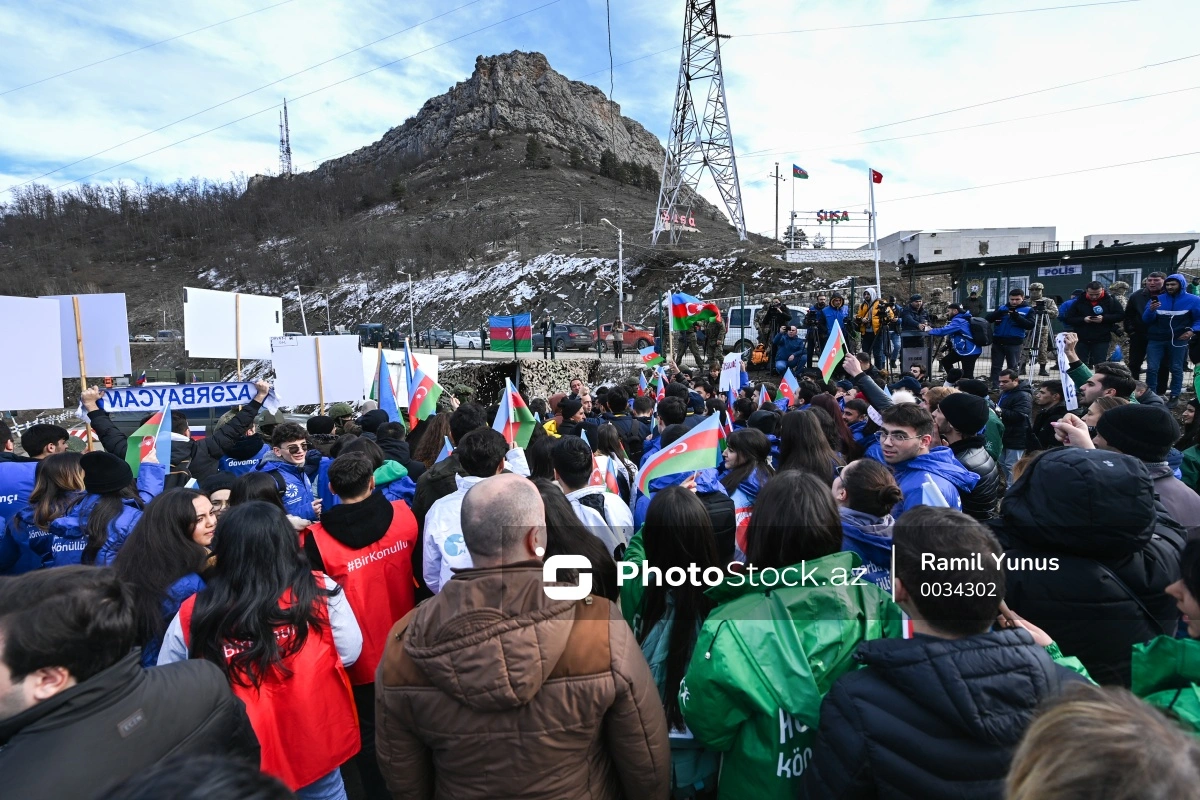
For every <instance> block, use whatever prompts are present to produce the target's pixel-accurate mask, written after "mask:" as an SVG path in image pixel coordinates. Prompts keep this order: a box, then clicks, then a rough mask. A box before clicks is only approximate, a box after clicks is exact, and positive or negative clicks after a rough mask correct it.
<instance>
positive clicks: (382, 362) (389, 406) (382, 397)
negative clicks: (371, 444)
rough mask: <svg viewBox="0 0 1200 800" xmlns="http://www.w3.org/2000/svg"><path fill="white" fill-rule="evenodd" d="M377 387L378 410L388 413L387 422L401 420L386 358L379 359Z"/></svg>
mask: <svg viewBox="0 0 1200 800" xmlns="http://www.w3.org/2000/svg"><path fill="white" fill-rule="evenodd" d="M375 382H376V385H377V386H378V387H379V393H378V394H379V410H380V411H383V412H384V413H386V414H387V415H388V422H401V421H403V419H404V418H403V417H401V416H400V407H399V406H398V405H396V390H395V389H394V388H393V387H392V376H391V374H390V373H389V372H388V363H387V359H386V358H381V359H379V374H378V375H377V376H376V378H375Z"/></svg>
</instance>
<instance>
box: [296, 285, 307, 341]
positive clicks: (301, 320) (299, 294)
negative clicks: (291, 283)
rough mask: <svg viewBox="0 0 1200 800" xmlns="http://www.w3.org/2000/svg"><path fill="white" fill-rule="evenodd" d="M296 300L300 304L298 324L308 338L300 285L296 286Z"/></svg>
mask: <svg viewBox="0 0 1200 800" xmlns="http://www.w3.org/2000/svg"><path fill="white" fill-rule="evenodd" d="M296 300H297V301H298V302H299V303H300V324H301V325H303V326H304V335H305V336H308V319H307V318H306V317H305V316H304V295H303V294H301V293H300V284H296Z"/></svg>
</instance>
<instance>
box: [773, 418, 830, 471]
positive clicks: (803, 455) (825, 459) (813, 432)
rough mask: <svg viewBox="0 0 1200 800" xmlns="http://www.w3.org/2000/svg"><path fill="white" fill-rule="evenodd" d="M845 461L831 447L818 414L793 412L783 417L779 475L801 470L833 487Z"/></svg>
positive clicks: (780, 436)
mask: <svg viewBox="0 0 1200 800" xmlns="http://www.w3.org/2000/svg"><path fill="white" fill-rule="evenodd" d="M842 463H843V462H842V459H841V457H840V456H839V455H838V454H837V453H835V452H834V450H833V448H832V447H830V446H829V440H828V439H826V438H825V432H824V431H823V430H821V422H820V420H818V419H817V415H816V414H812V413H806V412H804V411H789V412H788V413H786V414H784V415H783V421H782V423H781V426H780V435H779V471H780V472H784V471H787V470H799V471H800V472H807V473H808V474H810V475H815V476H816V477H817V478H818V479H820V480H822V481H824V482H825V485H826V486H827V487H828V486H832V485H833V471H834V468H835V467H837V466H838V465H840V464H842Z"/></svg>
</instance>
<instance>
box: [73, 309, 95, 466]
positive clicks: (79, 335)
mask: <svg viewBox="0 0 1200 800" xmlns="http://www.w3.org/2000/svg"><path fill="white" fill-rule="evenodd" d="M71 306H72V308H73V309H74V310H75V344H76V346H77V347H78V348H79V394H80V395H82V394H83V393H84V392H85V391H86V390H87V364H86V362H85V361H84V358H83V317H81V316H80V315H79V296H78V295H71ZM85 424H86V425H87V450H88V452H89V453H90V452H92V423H91V422H87V423H85Z"/></svg>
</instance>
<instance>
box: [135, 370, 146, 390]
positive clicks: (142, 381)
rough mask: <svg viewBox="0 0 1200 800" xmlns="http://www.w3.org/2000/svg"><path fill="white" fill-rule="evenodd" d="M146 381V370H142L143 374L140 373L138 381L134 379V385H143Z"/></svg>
mask: <svg viewBox="0 0 1200 800" xmlns="http://www.w3.org/2000/svg"><path fill="white" fill-rule="evenodd" d="M145 382H146V370H142V374H141V375H138V378H137V380H136V381H134V385H136V386H141V385H143V384H144V383H145Z"/></svg>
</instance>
